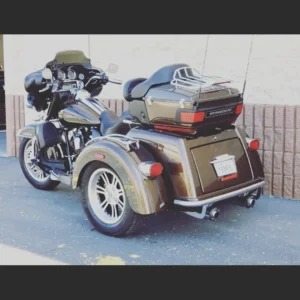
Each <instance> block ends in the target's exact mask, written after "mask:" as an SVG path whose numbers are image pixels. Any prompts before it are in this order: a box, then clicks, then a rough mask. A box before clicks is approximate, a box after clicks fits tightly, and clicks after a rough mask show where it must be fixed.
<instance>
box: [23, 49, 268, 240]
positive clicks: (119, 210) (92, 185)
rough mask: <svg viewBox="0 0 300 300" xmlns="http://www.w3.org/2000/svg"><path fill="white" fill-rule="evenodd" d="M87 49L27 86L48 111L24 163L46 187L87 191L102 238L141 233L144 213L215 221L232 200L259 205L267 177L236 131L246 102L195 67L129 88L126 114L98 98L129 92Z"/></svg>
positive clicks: (31, 134) (31, 132) (86, 205)
mask: <svg viewBox="0 0 300 300" xmlns="http://www.w3.org/2000/svg"><path fill="white" fill-rule="evenodd" d="M116 67H117V66H116V65H112V64H111V65H110V66H109V68H108V71H107V72H105V71H103V70H102V69H99V68H96V67H94V66H92V64H91V60H90V59H89V58H87V57H86V56H85V55H84V53H83V52H81V51H74V50H70V51H62V52H58V53H57V54H56V57H55V58H54V60H52V61H50V62H49V63H47V64H46V66H45V68H43V69H41V70H38V71H36V72H33V73H31V74H29V75H28V76H26V78H25V89H26V91H27V93H28V97H27V106H28V107H31V108H34V109H36V110H37V111H38V112H43V116H42V117H41V119H40V121H38V122H36V123H34V124H30V125H27V126H25V127H24V128H22V129H21V130H20V131H19V132H18V136H19V137H21V138H22V141H21V143H20V151H19V160H20V165H21V168H22V171H23V173H24V175H25V177H26V178H27V180H28V181H29V182H30V183H31V184H32V185H33V186H34V187H35V188H38V189H44V190H51V189H54V188H55V187H57V186H58V185H59V184H60V183H64V184H68V185H70V186H72V188H73V189H76V188H77V187H80V190H81V193H82V205H83V209H84V212H85V213H86V215H87V217H88V219H89V221H90V222H91V223H92V225H93V226H94V227H95V228H96V229H97V230H98V231H100V232H101V233H103V234H107V235H112V236H124V235H128V234H131V233H132V232H134V231H135V230H136V229H137V228H138V225H139V223H140V220H141V219H142V217H143V215H148V214H152V213H157V212H161V211H164V210H166V209H178V210H181V211H185V212H187V213H190V214H197V216H198V218H200V219H209V220H215V219H216V218H217V217H218V215H219V208H218V206H219V204H220V203H222V202H224V201H226V202H232V203H236V204H239V205H242V206H244V207H248V208H250V207H253V206H254V203H255V200H257V199H258V198H259V197H260V195H261V192H262V188H263V185H264V173H263V168H262V164H261V161H260V158H259V155H258V152H257V149H258V148H259V141H258V140H256V139H253V138H251V137H249V136H247V134H246V133H245V131H244V130H243V129H242V128H240V127H238V126H236V125H235V121H236V119H237V118H238V116H239V115H240V114H241V111H242V109H243V94H242V93H241V92H240V91H239V90H238V89H236V88H234V87H231V86H230V82H228V81H222V80H221V79H220V78H218V77H211V76H210V77H209V76H202V75H200V74H199V73H198V72H197V70H195V69H193V68H191V67H190V66H189V65H187V64H173V65H168V66H164V67H162V68H160V69H159V70H157V71H156V72H155V73H154V74H153V75H152V76H150V77H149V78H134V79H132V80H129V81H127V82H126V83H125V85H124V88H123V94H124V98H125V101H128V110H126V111H124V112H123V113H122V114H121V116H118V115H116V114H115V112H113V111H112V110H110V109H109V108H108V107H107V106H106V105H105V104H104V103H103V102H102V101H101V100H99V99H98V98H97V97H98V96H99V94H100V93H101V91H102V89H103V86H104V85H106V84H107V83H109V82H111V83H115V84H121V81H119V80H116V79H111V78H110V77H108V73H113V72H115V71H116Z"/></svg>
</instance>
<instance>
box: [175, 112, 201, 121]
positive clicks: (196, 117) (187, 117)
mask: <svg viewBox="0 0 300 300" xmlns="http://www.w3.org/2000/svg"><path fill="white" fill-rule="evenodd" d="M204 117H205V112H204V111H198V112H181V113H180V120H181V122H184V123H198V122H202V121H203V120H204Z"/></svg>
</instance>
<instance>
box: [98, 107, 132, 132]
mask: <svg viewBox="0 0 300 300" xmlns="http://www.w3.org/2000/svg"><path fill="white" fill-rule="evenodd" d="M124 119H131V115H130V114H129V112H128V111H124V112H123V113H122V115H121V116H118V115H117V114H115V113H114V112H113V111H111V110H105V111H103V112H102V113H101V116H100V120H101V124H100V130H101V133H102V135H108V134H126V133H127V132H128V131H129V130H130V125H129V124H126V123H123V120H124Z"/></svg>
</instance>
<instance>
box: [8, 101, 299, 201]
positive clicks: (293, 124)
mask: <svg viewBox="0 0 300 300" xmlns="http://www.w3.org/2000/svg"><path fill="white" fill-rule="evenodd" d="M6 100H7V101H6V103H7V107H8V112H9V114H10V116H9V118H8V122H7V125H8V130H7V153H8V156H18V146H19V139H17V138H16V133H17V131H18V129H19V128H20V127H23V126H24V99H23V97H21V96H8V97H7V99H6ZM101 101H103V102H104V103H105V104H106V105H107V106H108V107H109V108H110V109H111V110H113V111H114V112H116V113H117V114H118V115H120V114H121V113H122V112H123V111H124V110H126V109H127V108H128V102H127V101H124V100H116V99H102V100H101ZM237 125H239V126H242V127H243V128H244V129H245V131H246V132H247V133H248V135H249V136H250V137H254V138H258V139H259V140H260V148H259V150H258V152H259V155H260V157H261V160H262V163H263V166H264V172H265V176H266V186H265V189H264V193H265V194H267V195H274V196H279V197H285V198H291V199H299V200H300V106H289V105H268V104H248V103H246V104H245V105H244V109H243V111H242V114H241V116H240V117H239V118H238V120H237Z"/></svg>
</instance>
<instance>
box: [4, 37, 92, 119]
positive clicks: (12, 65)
mask: <svg viewBox="0 0 300 300" xmlns="http://www.w3.org/2000/svg"><path fill="white" fill-rule="evenodd" d="M3 41H4V60H5V81H6V82H5V86H6V87H5V88H6V95H22V96H26V92H25V90H24V78H25V76H26V75H27V74H29V73H31V72H33V71H35V70H38V69H41V68H43V67H44V66H45V64H46V63H47V62H48V61H50V60H52V59H53V58H54V56H55V54H56V52H57V51H61V50H67V49H80V50H82V51H84V52H85V53H87V54H88V48H89V43H88V35H4V39H3ZM25 99H26V98H25ZM35 116H36V112H35V111H33V110H31V109H27V108H25V122H26V124H28V123H31V122H32V121H33V119H34V117H35Z"/></svg>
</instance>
